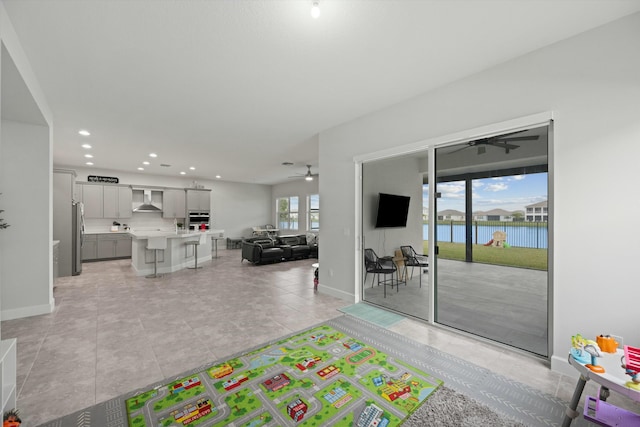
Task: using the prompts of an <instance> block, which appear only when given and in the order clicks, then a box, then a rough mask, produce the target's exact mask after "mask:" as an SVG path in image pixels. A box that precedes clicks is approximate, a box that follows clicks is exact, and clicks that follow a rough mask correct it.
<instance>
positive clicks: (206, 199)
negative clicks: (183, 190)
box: [187, 189, 211, 211]
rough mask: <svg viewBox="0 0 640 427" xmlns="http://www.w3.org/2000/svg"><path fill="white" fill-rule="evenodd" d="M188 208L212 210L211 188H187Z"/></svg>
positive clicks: (192, 209)
mask: <svg viewBox="0 0 640 427" xmlns="http://www.w3.org/2000/svg"><path fill="white" fill-rule="evenodd" d="M187 210H189V211H209V210H211V190H192V189H188V190H187Z"/></svg>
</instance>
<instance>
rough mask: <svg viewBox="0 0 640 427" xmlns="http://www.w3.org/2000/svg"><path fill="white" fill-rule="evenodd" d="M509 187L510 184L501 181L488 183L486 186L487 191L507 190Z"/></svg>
mask: <svg viewBox="0 0 640 427" xmlns="http://www.w3.org/2000/svg"><path fill="white" fill-rule="evenodd" d="M508 188H509V186H508V185H507V184H504V183H502V182H499V183H495V184H489V185H487V186H486V188H485V191H505V190H507V189H508Z"/></svg>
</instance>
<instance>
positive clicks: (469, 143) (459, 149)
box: [447, 142, 475, 155]
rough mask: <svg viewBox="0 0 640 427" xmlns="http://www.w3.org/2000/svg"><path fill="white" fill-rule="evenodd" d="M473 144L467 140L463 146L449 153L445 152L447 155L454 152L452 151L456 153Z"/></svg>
mask: <svg viewBox="0 0 640 427" xmlns="http://www.w3.org/2000/svg"><path fill="white" fill-rule="evenodd" d="M474 145H475V144H472V143H471V142H468V143H467V144H466V145H465V146H464V147H461V148H458V149H457V150H453V151H451V152H449V153H447V155H449V154H454V153H458V152H460V151H462V150H466V149H467V148H470V147H473V146H474Z"/></svg>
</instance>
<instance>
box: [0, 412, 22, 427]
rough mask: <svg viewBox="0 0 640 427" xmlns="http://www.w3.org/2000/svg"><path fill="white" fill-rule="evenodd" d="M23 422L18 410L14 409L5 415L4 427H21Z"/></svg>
mask: <svg viewBox="0 0 640 427" xmlns="http://www.w3.org/2000/svg"><path fill="white" fill-rule="evenodd" d="M20 424H22V420H21V419H20V416H19V415H18V410H17V409H12V410H10V411H7V412H5V413H4V415H3V417H2V427H19V426H20Z"/></svg>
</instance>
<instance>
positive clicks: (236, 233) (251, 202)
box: [56, 166, 272, 238]
mask: <svg viewBox="0 0 640 427" xmlns="http://www.w3.org/2000/svg"><path fill="white" fill-rule="evenodd" d="M56 167H58V166H56ZM65 168H66V169H73V170H75V171H76V173H77V174H78V176H77V178H76V181H85V182H86V181H87V179H88V176H89V175H99V176H113V177H118V178H119V180H120V184H127V185H134V186H135V185H150V186H154V185H156V186H158V187H176V188H190V187H192V186H193V180H194V179H193V178H180V177H168V176H160V175H149V174H140V173H127V172H122V171H114V170H105V169H93V168H71V167H65ZM195 180H196V181H197V183H198V184H199V185H203V186H204V188H207V189H211V220H212V228H215V229H223V230H224V231H225V236H226V237H231V238H239V237H249V236H251V227H252V226H254V225H261V224H267V223H269V222H270V221H271V218H272V212H271V186H270V185H262V184H243V183H237V182H225V181H210V180H202V179H199V178H196V179H195ZM112 221H113V220H87V226H88V227H91V226H97V225H100V226H103V227H108V226H109V225H111V222H112ZM120 222H126V221H120ZM127 223H128V224H130V225H134V226H135V225H142V224H144V223H149V224H153V226H156V225H163V224H164V225H170V224H173V220H172V219H163V218H162V217H161V214H156V213H135V212H134V214H133V217H132V218H131V220H130V221H129V222H127Z"/></svg>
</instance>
